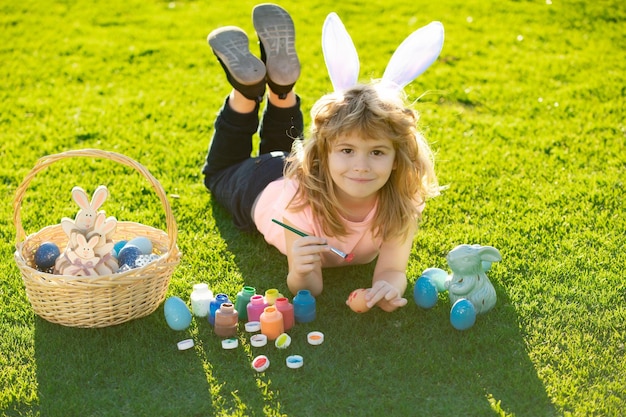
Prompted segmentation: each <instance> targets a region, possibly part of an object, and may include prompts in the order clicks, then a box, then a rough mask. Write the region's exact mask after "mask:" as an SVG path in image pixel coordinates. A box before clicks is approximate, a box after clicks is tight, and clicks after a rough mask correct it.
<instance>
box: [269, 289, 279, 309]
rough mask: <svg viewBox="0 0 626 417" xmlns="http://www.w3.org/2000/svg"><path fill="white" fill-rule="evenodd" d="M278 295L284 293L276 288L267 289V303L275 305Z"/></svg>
mask: <svg viewBox="0 0 626 417" xmlns="http://www.w3.org/2000/svg"><path fill="white" fill-rule="evenodd" d="M278 297H282V295H281V294H279V293H278V290H277V289H276V288H270V289H269V290H267V291H265V302H266V303H267V305H270V306H273V305H274V303H275V302H276V299H277V298H278Z"/></svg>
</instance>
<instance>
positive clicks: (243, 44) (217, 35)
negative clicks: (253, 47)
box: [207, 26, 266, 103]
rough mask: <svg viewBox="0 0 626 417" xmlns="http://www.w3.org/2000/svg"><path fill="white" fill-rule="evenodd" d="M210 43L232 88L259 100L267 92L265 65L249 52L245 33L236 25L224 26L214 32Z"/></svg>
mask: <svg viewBox="0 0 626 417" xmlns="http://www.w3.org/2000/svg"><path fill="white" fill-rule="evenodd" d="M207 42H208V43H209V45H210V46H211V48H212V49H213V53H214V54H215V56H217V59H218V61H219V62H220V64H221V65H222V68H224V72H226V78H227V79H228V82H230V84H231V85H232V86H233V88H234V89H235V90H237V91H239V92H240V93H241V94H243V95H244V96H245V97H246V98H248V99H250V100H255V101H256V102H258V103H260V102H261V101H262V100H263V95H264V94H265V78H266V70H265V64H263V62H262V61H261V60H260V59H259V58H257V57H255V56H254V55H252V54H251V53H250V49H249V47H248V45H249V39H248V35H246V32H244V31H243V30H242V29H240V28H238V27H235V26H225V27H222V28H219V29H216V30H214V31H213V32H211V33H210V34H209V36H208V38H207Z"/></svg>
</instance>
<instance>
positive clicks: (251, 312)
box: [246, 294, 267, 321]
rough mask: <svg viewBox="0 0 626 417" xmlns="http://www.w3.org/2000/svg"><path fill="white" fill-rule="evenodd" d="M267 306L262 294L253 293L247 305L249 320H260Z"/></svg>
mask: <svg viewBox="0 0 626 417" xmlns="http://www.w3.org/2000/svg"><path fill="white" fill-rule="evenodd" d="M265 307H267V303H266V302H265V299H264V298H263V296H262V295H260V294H257V295H253V296H252V297H251V298H250V302H249V303H248V306H247V307H246V309H247V312H248V321H259V320H260V317H261V314H262V313H263V310H265Z"/></svg>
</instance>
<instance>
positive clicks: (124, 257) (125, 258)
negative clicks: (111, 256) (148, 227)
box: [117, 244, 142, 268]
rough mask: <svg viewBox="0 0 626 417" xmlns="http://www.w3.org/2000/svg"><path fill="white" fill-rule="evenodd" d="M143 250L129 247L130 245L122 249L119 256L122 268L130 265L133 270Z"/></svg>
mask: <svg viewBox="0 0 626 417" xmlns="http://www.w3.org/2000/svg"><path fill="white" fill-rule="evenodd" d="M141 254H142V253H141V250H140V249H139V248H138V247H136V246H129V245H128V244H127V245H126V246H124V247H123V248H122V250H121V251H120V253H119V255H118V256H117V260H118V263H119V264H120V266H122V265H128V266H130V267H131V268H134V267H135V261H136V260H137V258H139V256H140V255H141Z"/></svg>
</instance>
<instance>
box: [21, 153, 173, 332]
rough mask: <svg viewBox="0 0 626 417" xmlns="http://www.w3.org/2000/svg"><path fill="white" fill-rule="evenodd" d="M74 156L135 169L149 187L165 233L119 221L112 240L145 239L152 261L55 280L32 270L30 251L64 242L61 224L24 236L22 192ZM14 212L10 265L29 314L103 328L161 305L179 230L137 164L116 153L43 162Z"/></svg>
mask: <svg viewBox="0 0 626 417" xmlns="http://www.w3.org/2000/svg"><path fill="white" fill-rule="evenodd" d="M75 157H92V158H102V159H110V160H112V161H115V162H118V163H120V164H123V165H126V166H129V167H131V168H134V169H135V170H137V171H138V172H139V173H140V174H141V175H143V176H144V177H145V178H146V179H147V180H148V181H149V182H150V184H151V185H152V187H153V188H154V190H155V191H156V194H157V195H158V197H159V198H160V200H161V204H162V205H163V209H164V210H165V214H166V226H167V233H166V232H164V231H162V230H159V229H155V228H152V227H149V226H145V225H143V224H140V223H134V222H123V221H120V222H118V224H117V229H116V232H115V233H114V235H113V240H115V241H119V240H130V239H132V238H133V237H137V236H145V237H148V238H149V239H150V240H151V241H152V244H153V250H154V252H155V253H157V254H158V255H160V256H159V258H158V259H157V260H155V261H153V262H150V263H149V264H148V265H146V266H144V267H141V268H136V269H131V270H128V271H125V272H122V273H116V274H111V275H100V276H96V277H82V276H78V277H76V276H68V275H54V274H48V273H45V272H41V271H39V270H37V269H35V268H34V266H35V262H34V256H35V251H36V250H37V248H38V247H39V245H40V244H41V243H42V242H46V241H48V242H54V243H56V244H57V245H58V246H59V248H61V249H63V248H65V246H66V245H67V241H68V238H67V235H66V234H65V232H64V231H63V229H62V228H61V225H60V224H58V225H54V226H48V227H45V228H43V229H42V230H40V231H39V232H37V233H33V234H31V235H29V236H26V233H25V232H24V228H23V227H22V220H21V216H20V211H21V207H22V199H23V198H24V193H25V191H26V189H27V188H28V185H29V184H30V182H31V181H32V179H33V178H34V176H35V175H36V174H37V173H38V172H40V171H42V170H44V169H45V168H47V167H48V166H49V165H51V164H52V163H54V162H57V161H60V160H62V159H66V158H75ZM13 212H14V214H13V223H14V224H15V229H16V233H17V237H16V251H15V261H16V262H17V266H18V267H19V269H20V271H21V273H22V278H23V280H24V285H25V287H26V294H27V295H28V298H29V300H30V303H31V305H32V306H33V310H34V311H35V313H36V314H37V315H39V316H40V317H42V318H43V319H45V320H48V321H50V322H52V323H58V324H62V325H64V326H71V327H106V326H112V325H115V324H120V323H124V322H127V321H129V320H133V319H136V318H139V317H144V316H147V315H148V314H151V313H152V312H154V311H155V310H156V309H157V308H158V306H159V305H160V304H161V302H162V301H163V300H164V298H165V294H166V292H167V287H168V285H169V282H170V278H171V276H172V274H173V272H174V269H175V268H176V266H177V265H178V263H179V260H180V256H181V254H180V252H179V250H178V247H177V245H176V237H177V234H178V230H177V226H176V221H175V220H174V217H173V215H172V210H171V207H170V205H169V203H168V201H167V198H166V196H165V192H164V190H163V187H162V186H161V184H159V182H158V181H157V180H156V179H155V178H154V177H153V176H152V175H151V174H150V172H148V170H147V169H146V168H145V167H144V166H142V165H141V164H139V163H138V162H135V161H133V160H132V159H130V158H128V157H126V156H124V155H121V154H118V153H114V152H107V151H102V150H97V149H82V150H75V151H67V152H63V153H60V154H56V155H50V156H46V157H43V158H41V159H39V160H38V161H37V164H36V165H35V167H34V168H33V169H32V170H31V171H30V173H29V174H28V175H27V176H26V178H25V179H24V180H23V182H22V184H20V186H19V187H18V188H17V191H16V194H15V199H14V201H13Z"/></svg>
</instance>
